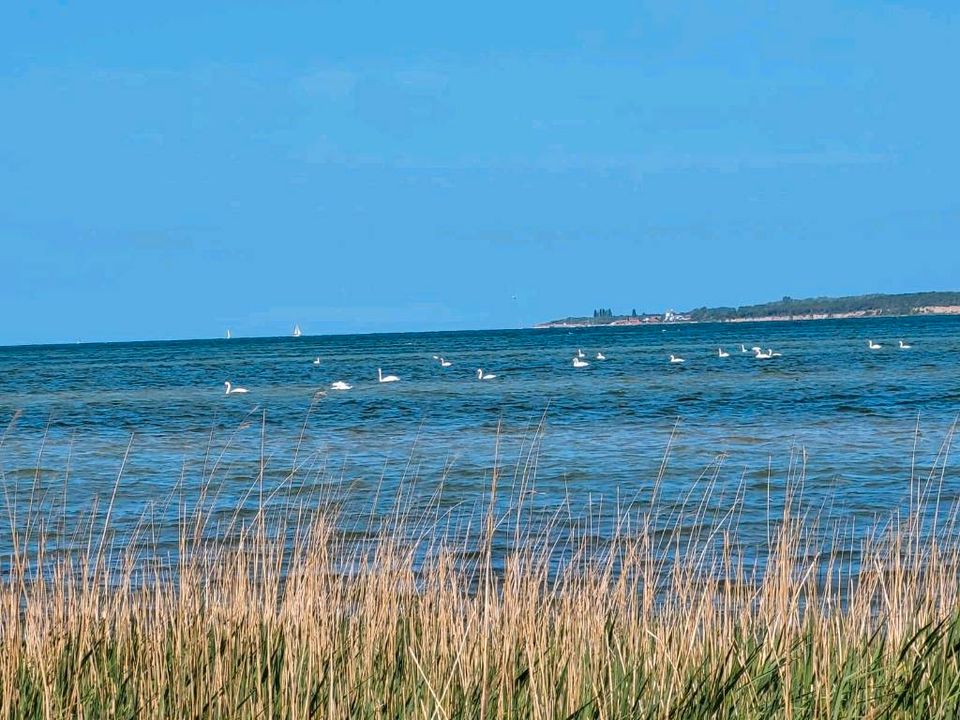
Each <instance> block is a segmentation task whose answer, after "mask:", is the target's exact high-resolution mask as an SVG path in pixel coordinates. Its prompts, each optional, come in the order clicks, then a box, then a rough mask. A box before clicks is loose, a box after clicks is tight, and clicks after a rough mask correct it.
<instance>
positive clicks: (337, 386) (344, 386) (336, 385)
mask: <svg viewBox="0 0 960 720" xmlns="http://www.w3.org/2000/svg"><path fill="white" fill-rule="evenodd" d="M330 389H331V390H352V389H353V385H351V384H349V383H345V382H344V381H343V380H337V381H336V382H332V383H330Z"/></svg>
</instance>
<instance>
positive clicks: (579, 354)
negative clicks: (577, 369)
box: [577, 348, 586, 360]
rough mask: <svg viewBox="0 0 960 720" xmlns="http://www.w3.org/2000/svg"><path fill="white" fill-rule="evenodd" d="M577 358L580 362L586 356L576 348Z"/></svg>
mask: <svg viewBox="0 0 960 720" xmlns="http://www.w3.org/2000/svg"><path fill="white" fill-rule="evenodd" d="M577 357H578V358H580V359H581V360H582V359H583V358H585V357H586V355H584V354H583V350H581V349H580V348H577Z"/></svg>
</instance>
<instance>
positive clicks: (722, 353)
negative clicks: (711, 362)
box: [717, 348, 730, 358]
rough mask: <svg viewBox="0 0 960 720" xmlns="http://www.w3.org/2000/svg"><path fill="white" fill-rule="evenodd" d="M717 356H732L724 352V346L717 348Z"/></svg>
mask: <svg viewBox="0 0 960 720" xmlns="http://www.w3.org/2000/svg"><path fill="white" fill-rule="evenodd" d="M717 357H721V358H725V357H730V353H728V352H724V351H723V348H717Z"/></svg>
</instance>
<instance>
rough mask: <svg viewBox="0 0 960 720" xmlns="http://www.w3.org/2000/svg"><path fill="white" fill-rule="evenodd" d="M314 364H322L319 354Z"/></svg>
mask: <svg viewBox="0 0 960 720" xmlns="http://www.w3.org/2000/svg"><path fill="white" fill-rule="evenodd" d="M313 364H314V365H319V364H320V357H319V356H318V357H317V359H316V360H314V361H313Z"/></svg>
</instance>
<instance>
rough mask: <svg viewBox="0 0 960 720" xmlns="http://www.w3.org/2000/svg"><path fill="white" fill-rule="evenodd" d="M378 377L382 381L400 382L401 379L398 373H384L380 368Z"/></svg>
mask: <svg viewBox="0 0 960 720" xmlns="http://www.w3.org/2000/svg"><path fill="white" fill-rule="evenodd" d="M377 378H378V379H379V380H380V382H382V383H388V382H398V381H399V380H400V378H398V377H397V376H396V375H384V374H383V370H381V369H380V368H377Z"/></svg>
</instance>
